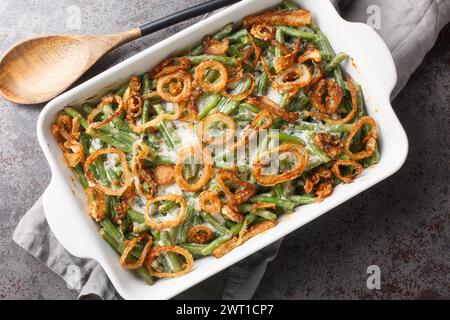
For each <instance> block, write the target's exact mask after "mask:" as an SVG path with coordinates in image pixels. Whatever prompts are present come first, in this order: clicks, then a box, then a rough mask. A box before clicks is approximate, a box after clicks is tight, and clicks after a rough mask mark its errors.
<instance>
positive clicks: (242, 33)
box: [228, 29, 248, 43]
mask: <svg viewBox="0 0 450 320" xmlns="http://www.w3.org/2000/svg"><path fill="white" fill-rule="evenodd" d="M247 35H248V31H247V29H241V30H239V31H236V32H235V33H233V34H231V35H230V36H229V37H228V40H230V42H231V43H235V42H237V41H239V40H240V39H242V38H243V37H246V36H247Z"/></svg>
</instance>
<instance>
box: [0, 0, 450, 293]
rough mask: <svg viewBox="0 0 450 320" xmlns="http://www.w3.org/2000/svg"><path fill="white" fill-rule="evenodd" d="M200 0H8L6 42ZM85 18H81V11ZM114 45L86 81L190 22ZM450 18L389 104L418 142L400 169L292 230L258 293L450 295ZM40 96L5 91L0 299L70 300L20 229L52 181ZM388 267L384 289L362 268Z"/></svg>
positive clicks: (138, 19)
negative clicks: (18, 97) (15, 97)
mask: <svg viewBox="0 0 450 320" xmlns="http://www.w3.org/2000/svg"><path fill="white" fill-rule="evenodd" d="M200 2H201V0H189V1H187V0H185V1H180V0H164V1H163V0H149V1H144V0H132V1H115V2H114V3H112V2H110V1H87V0H71V1H69V0H63V1H58V2H54V1H38V0H30V1H26V2H25V1H12V0H2V1H0V13H1V15H0V16H1V17H2V19H1V20H0V53H3V52H5V50H7V48H8V47H10V46H11V45H12V44H14V43H15V42H16V41H18V40H20V39H22V38H25V37H29V36H33V35H38V34H51V33H83V34H88V33H98V34H103V33H111V32H117V31H123V30H127V29H129V28H132V27H134V26H137V25H140V24H142V23H144V22H148V21H152V20H154V19H156V18H158V17H161V16H164V15H167V14H168V13H171V12H175V11H178V10H181V9H182V8H184V7H186V6H187V5H188V4H189V5H194V4H198V3H200ZM78 18H79V19H78ZM196 20H198V19H194V20H193V21H188V22H185V23H182V24H180V25H177V26H174V27H171V28H168V29H166V30H165V31H161V32H158V33H155V34H153V35H151V36H148V37H146V38H145V39H140V40H138V41H135V42H133V43H131V44H129V45H126V46H124V47H122V48H120V49H118V50H115V51H114V52H112V53H111V54H109V55H108V56H107V57H106V58H105V59H103V60H102V61H101V62H99V63H98V64H97V65H95V66H94V68H92V70H90V71H89V72H88V74H87V75H86V76H85V77H84V78H83V79H84V80H86V79H88V78H91V77H92V76H94V75H96V74H98V73H100V72H102V71H103V70H105V69H107V68H109V67H111V66H113V65H115V64H117V63H118V62H120V61H122V60H124V59H126V58H128V57H130V56H132V55H133V54H135V53H137V52H139V51H141V50H142V49H144V48H147V47H149V46H151V45H153V44H155V43H157V42H158V41H159V40H161V39H164V38H166V37H167V36H168V35H171V34H174V33H176V32H177V31H179V30H182V29H183V28H185V27H186V26H188V25H190V24H192V23H193V22H194V21H196ZM449 38H450V26H447V27H446V28H445V29H444V30H443V31H442V33H441V35H440V38H439V40H438V42H437V44H436V46H435V47H434V49H433V50H432V51H431V52H430V53H429V54H428V56H427V57H426V59H425V61H424V63H423V64H422V66H421V67H420V68H419V69H418V70H417V71H416V73H415V74H414V75H413V77H412V79H411V81H410V82H409V84H408V86H407V87H406V88H405V89H404V90H403V91H402V92H401V94H400V95H399V96H398V97H397V99H396V100H395V101H394V103H393V105H394V108H395V110H396V112H397V115H398V117H399V118H400V121H401V122H402V124H403V125H404V127H405V129H406V132H407V134H408V137H409V141H410V153H409V156H408V160H407V162H406V164H405V166H404V167H403V168H402V169H401V170H400V171H399V172H398V173H397V174H395V175H394V176H392V177H390V178H389V179H387V180H386V181H384V182H382V183H380V184H379V185H377V186H375V187H374V188H372V189H370V190H368V191H366V192H364V193H363V194H360V195H359V196H357V197H356V198H354V199H353V200H352V201H350V202H347V203H345V204H343V205H341V206H339V207H338V208H336V209H334V210H332V211H331V212H329V213H327V214H325V215H324V216H322V217H320V218H318V219H317V220H315V221H313V222H311V223H310V224H308V225H306V226H304V227H303V228H301V229H300V230H298V231H296V232H294V233H292V234H291V235H289V236H288V237H287V238H286V239H285V241H284V243H283V245H282V247H281V250H280V254H279V256H278V258H277V259H276V260H275V261H274V262H272V263H271V264H270V265H269V268H268V271H267V273H266V275H265V276H264V278H263V281H262V284H261V286H260V288H259V289H258V291H257V292H256V295H255V298H257V299H332V298H339V299H343V298H350V299H358V298H364V299H365V298H367V299H380V298H381V299H388V298H400V299H416V298H447V299H449V298H450V290H449V278H448V277H449V274H450V262H449V255H448V252H449V249H450V247H449V245H450V232H449V228H450V224H449V220H450V205H449V200H450V191H449V181H450V180H449V167H450V160H449V159H450V148H449V136H450V109H449V106H450V43H449V41H448V39H449ZM42 107H43V106H42V105H40V106H17V105H14V104H11V103H9V102H6V101H5V100H2V99H0V137H1V140H0V299H74V298H76V296H77V295H76V293H75V292H74V291H72V290H71V289H70V288H67V287H66V285H65V283H64V282H63V281H62V280H61V279H60V278H59V277H58V276H56V275H55V274H54V273H53V272H52V271H50V270H49V269H47V268H46V267H45V266H44V265H42V264H41V263H40V262H38V261H37V260H35V259H34V258H33V257H32V256H31V255H29V254H28V253H27V252H25V251H24V250H22V249H21V248H20V247H19V246H17V245H16V244H15V243H14V242H13V241H12V240H11V238H12V234H13V231H14V228H15V226H16V225H17V223H18V221H19V220H20V218H21V217H22V216H23V215H24V213H25V212H26V211H27V210H28V209H29V208H30V207H31V206H32V205H33V203H34V202H35V201H36V200H37V199H38V198H39V196H40V195H41V194H42V192H43V191H44V190H45V188H46V186H47V185H48V183H49V181H50V170H49V167H48V166H47V163H46V161H45V159H44V155H43V154H42V152H41V150H40V148H39V146H38V142H37V138H36V133H35V131H36V130H35V128H36V121H37V118H38V116H39V112H40V111H41V109H42ZM373 264H375V265H378V266H379V267H380V268H381V290H373V291H371V290H368V289H367V287H366V279H367V277H368V274H367V273H366V269H367V267H368V266H369V265H373Z"/></svg>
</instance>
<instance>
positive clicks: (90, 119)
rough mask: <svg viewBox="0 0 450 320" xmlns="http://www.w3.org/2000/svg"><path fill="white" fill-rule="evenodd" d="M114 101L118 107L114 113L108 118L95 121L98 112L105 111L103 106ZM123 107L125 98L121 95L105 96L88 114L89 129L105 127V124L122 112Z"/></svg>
mask: <svg viewBox="0 0 450 320" xmlns="http://www.w3.org/2000/svg"><path fill="white" fill-rule="evenodd" d="M114 102H115V103H117V109H116V110H115V111H114V112H113V113H112V114H110V115H109V116H108V117H107V118H106V119H104V120H101V121H97V122H94V118H95V117H96V116H97V115H98V114H100V113H102V112H103V108H104V107H105V106H106V105H108V104H112V103H114ZM123 108H124V106H123V100H122V97H121V96H119V95H114V96H106V97H103V99H102V101H101V102H100V103H99V104H98V105H97V107H95V108H94V110H92V111H91V112H90V113H89V114H88V116H87V122H88V125H89V129H98V128H100V127H103V126H104V125H105V124H108V123H110V122H111V121H113V120H114V119H115V118H116V117H118V116H120V114H121V113H122V111H123Z"/></svg>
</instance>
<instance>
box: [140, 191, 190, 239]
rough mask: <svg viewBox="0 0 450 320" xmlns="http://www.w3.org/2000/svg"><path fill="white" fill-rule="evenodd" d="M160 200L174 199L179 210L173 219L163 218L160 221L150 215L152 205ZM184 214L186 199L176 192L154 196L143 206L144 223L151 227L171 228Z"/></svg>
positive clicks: (158, 228)
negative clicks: (163, 219)
mask: <svg viewBox="0 0 450 320" xmlns="http://www.w3.org/2000/svg"><path fill="white" fill-rule="evenodd" d="M162 201H174V202H177V203H178V204H179V205H180V212H179V213H178V216H177V217H176V218H175V219H172V220H165V221H162V222H157V221H155V219H153V218H152V216H151V212H150V211H151V210H152V205H153V204H154V203H157V202H162ZM185 216H186V200H184V198H183V197H182V196H179V195H177V194H169V195H164V196H161V197H156V198H153V199H150V200H148V201H147V206H146V208H145V224H146V225H147V226H149V227H150V228H152V229H156V230H161V229H165V228H173V227H176V226H177V225H179V224H180V223H181V222H182V221H183V220H184V217H185Z"/></svg>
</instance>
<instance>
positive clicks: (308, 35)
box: [276, 26, 319, 40]
mask: <svg viewBox="0 0 450 320" xmlns="http://www.w3.org/2000/svg"><path fill="white" fill-rule="evenodd" d="M276 28H277V30H281V31H283V33H284V34H285V35H288V36H290V37H300V38H302V39H304V40H317V39H319V36H318V35H317V34H315V33H314V32H308V31H303V30H299V29H295V28H292V27H286V26H276Z"/></svg>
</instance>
